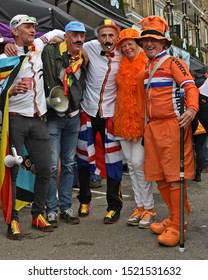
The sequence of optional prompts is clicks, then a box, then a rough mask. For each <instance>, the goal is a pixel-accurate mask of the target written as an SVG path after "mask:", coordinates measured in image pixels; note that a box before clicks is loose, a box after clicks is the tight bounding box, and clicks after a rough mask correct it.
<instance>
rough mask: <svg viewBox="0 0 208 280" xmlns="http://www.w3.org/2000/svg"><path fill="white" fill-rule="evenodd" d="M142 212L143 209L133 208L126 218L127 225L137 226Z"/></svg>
mask: <svg viewBox="0 0 208 280" xmlns="http://www.w3.org/2000/svg"><path fill="white" fill-rule="evenodd" d="M143 212H144V210H140V209H138V208H135V209H134V212H133V213H132V214H131V216H130V217H129V218H128V220H127V222H126V223H127V225H131V226H138V225H139V221H140V219H141V216H142V213H143Z"/></svg>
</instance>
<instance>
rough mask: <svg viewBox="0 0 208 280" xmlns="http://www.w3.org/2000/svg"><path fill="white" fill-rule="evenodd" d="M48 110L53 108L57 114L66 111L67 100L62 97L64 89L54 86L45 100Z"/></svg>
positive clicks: (65, 97)
mask: <svg viewBox="0 0 208 280" xmlns="http://www.w3.org/2000/svg"><path fill="white" fill-rule="evenodd" d="M46 102H47V105H48V107H49V108H53V109H54V110H55V111H56V112H58V113H64V112H66V110H67V109H68V106H69V99H68V97H67V96H65V95H64V89H63V87H61V86H55V87H53V88H52V90H51V91H50V94H49V97H47V98H46Z"/></svg>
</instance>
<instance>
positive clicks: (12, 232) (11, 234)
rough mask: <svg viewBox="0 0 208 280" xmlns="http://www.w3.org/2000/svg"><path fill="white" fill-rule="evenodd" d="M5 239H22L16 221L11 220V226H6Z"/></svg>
mask: <svg viewBox="0 0 208 280" xmlns="http://www.w3.org/2000/svg"><path fill="white" fill-rule="evenodd" d="M7 238H9V239H11V240H21V239H22V232H21V230H20V227H19V222H18V221H16V220H12V221H11V224H10V225H8V229H7Z"/></svg>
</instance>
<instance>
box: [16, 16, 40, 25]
mask: <svg viewBox="0 0 208 280" xmlns="http://www.w3.org/2000/svg"><path fill="white" fill-rule="evenodd" d="M22 23H34V24H35V25H37V20H36V18H35V17H29V16H23V17H21V18H19V19H18V20H14V21H13V22H12V23H11V26H12V27H17V26H19V25H20V24H22Z"/></svg>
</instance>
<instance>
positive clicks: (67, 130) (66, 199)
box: [47, 114, 80, 213]
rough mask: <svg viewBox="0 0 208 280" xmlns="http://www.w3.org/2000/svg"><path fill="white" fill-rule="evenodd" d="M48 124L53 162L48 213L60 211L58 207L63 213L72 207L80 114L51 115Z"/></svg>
mask: <svg viewBox="0 0 208 280" xmlns="http://www.w3.org/2000/svg"><path fill="white" fill-rule="evenodd" d="M47 126H48V130H49V134H50V143H51V162H52V163H51V169H52V170H51V180H50V188H49V191H48V196H47V213H49V212H51V211H58V210H59V209H58V208H60V211H61V213H63V212H64V211H65V210H67V209H68V208H70V207H71V204H72V186H73V180H74V163H75V162H74V158H75V154H76V147H77V139H78V133H79V129H80V118H79V114H77V115H75V116H74V117H71V118H69V117H67V116H64V117H59V116H57V115H54V116H51V117H49V118H48V122H47ZM59 160H60V163H61V171H60V186H59V189H58V190H57V173H58V165H59ZM57 191H58V198H57ZM58 200H59V201H58ZM58 204H59V207H58Z"/></svg>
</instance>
